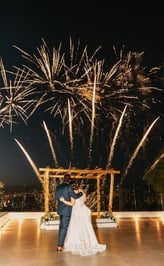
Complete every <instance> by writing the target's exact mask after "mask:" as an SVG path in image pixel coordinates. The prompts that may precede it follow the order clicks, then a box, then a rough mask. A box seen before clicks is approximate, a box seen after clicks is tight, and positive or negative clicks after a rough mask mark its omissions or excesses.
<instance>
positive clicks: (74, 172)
mask: <svg viewBox="0 0 164 266" xmlns="http://www.w3.org/2000/svg"><path fill="white" fill-rule="evenodd" d="M39 173H40V179H41V181H42V184H43V188H44V209H45V213H46V214H47V213H48V212H49V180H50V178H63V177H64V175H65V174H66V173H68V174H70V175H71V178H72V179H83V180H87V179H96V180H97V184H96V185H97V216H98V218H99V217H100V211H101V210H100V207H101V206H100V202H101V201H100V199H101V195H100V180H101V179H104V178H105V176H106V175H110V189H109V203H108V211H109V212H112V203H113V187H114V175H115V174H120V171H119V170H115V169H108V170H103V169H101V168H98V169H95V170H90V169H74V168H72V169H63V168H57V169H56V168H50V167H46V168H39Z"/></svg>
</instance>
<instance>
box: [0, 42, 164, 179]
mask: <svg viewBox="0 0 164 266" xmlns="http://www.w3.org/2000/svg"><path fill="white" fill-rule="evenodd" d="M13 47H14V48H15V49H17V51H18V53H19V55H20V56H21V58H22V60H23V63H22V65H21V66H14V69H13V70H6V69H5V65H4V62H3V60H2V59H1V85H0V127H1V128H3V127H4V126H9V128H10V131H12V128H13V126H16V125H15V124H16V123H18V122H19V119H22V120H23V121H24V123H25V125H28V123H30V118H31V117H32V116H33V115H35V116H37V113H38V112H40V113H41V114H42V115H43V117H44V118H43V119H42V123H43V129H44V130H45V132H46V136H47V139H48V143H49V146H50V150H51V152H52V157H53V161H54V167H60V166H61V167H65V168H69V167H70V166H71V167H77V168H87V167H89V168H91V169H94V168H96V167H98V168H103V169H109V168H117V169H119V170H120V171H121V175H120V180H119V182H120V183H123V182H124V181H126V178H127V177H128V176H129V177H130V178H133V177H131V175H132V173H134V172H131V173H130V170H131V169H133V167H134V169H135V167H137V164H136V161H137V159H138V158H139V157H140V156H141V153H142V156H143V157H142V161H144V169H142V171H138V175H139V176H140V175H142V176H143V175H144V174H145V171H147V170H148V168H150V167H151V165H152V164H153V161H154V160H155V157H156V155H157V154H158V152H159V150H158V148H157V149H156V150H155V151H154V155H153V156H150V157H151V158H150V159H149V158H146V156H147V154H148V152H149V146H150V145H152V143H149V136H151V141H152V142H153V145H154V147H156V145H157V146H158V147H159V146H160V145H161V139H162V135H161V134H162V133H161V129H162V111H161V110H162V108H161V106H162V94H163V91H162V85H161V83H160V74H161V66H158V67H156V66H155V67H150V68H149V67H148V66H144V64H143V63H144V52H143V51H141V52H133V51H125V47H123V48H122V49H121V51H119V52H117V51H116V48H115V47H114V49H113V51H114V55H115V62H114V63H109V62H107V59H106V58H101V56H100V54H99V53H100V51H101V50H102V47H98V48H97V49H96V50H95V51H93V52H90V51H91V49H89V48H88V47H87V46H85V47H83V48H82V47H81V43H80V41H79V42H77V44H75V43H73V41H72V39H71V38H70V39H69V48H68V49H66V48H65V49H64V48H63V44H62V43H60V44H59V45H58V46H57V48H56V47H52V49H50V48H49V47H48V45H47V44H46V42H45V41H44V40H42V43H41V45H40V47H36V51H35V53H34V54H29V53H28V52H26V51H24V50H23V49H21V48H19V47H16V46H13ZM108 61H109V59H108ZM45 117H47V118H48V119H47V120H48V121H50V120H51V121H53V122H55V123H50V122H49V124H48V125H47V121H46V122H45V121H44V120H45ZM154 128H156V129H157V130H156V131H154ZM157 131H158V134H157V133H155V132H157ZM52 135H53V136H55V139H56V141H58V143H59V145H60V147H61V149H64V150H66V151H67V152H66V154H67V159H68V160H67V162H68V164H67V165H63V162H62V160H61V158H58V154H57V153H56V149H55V144H54V143H53V140H52V138H51V136H52ZM59 140H60V141H59ZM62 140H64V141H62ZM16 141H17V143H18V144H19V146H20V145H21V144H20V142H19V141H18V140H16ZM63 143H64V144H63ZM64 145H65V146H64ZM147 147H148V150H147ZM22 150H24V148H22ZM24 153H26V157H27V158H28V160H29V158H30V157H29V155H28V153H27V152H26V151H25V150H24ZM59 157H60V156H59ZM148 157H149V156H148ZM30 161H31V165H32V167H33V169H34V171H35V172H36V173H37V167H36V166H35V164H34V163H33V162H32V159H30ZM45 164H46V162H45ZM134 171H135V170H134Z"/></svg>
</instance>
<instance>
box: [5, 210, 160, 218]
mask: <svg viewBox="0 0 164 266" xmlns="http://www.w3.org/2000/svg"><path fill="white" fill-rule="evenodd" d="M44 214H45V213H44V212H9V213H7V215H8V217H9V219H40V218H41V217H42V216H44ZM93 215H96V213H93ZM113 215H114V217H116V218H134V217H141V218H142V217H143V218H155V217H156V218H158V217H164V211H136V212H130V211H129V212H128V211H126V212H113ZM6 218H7V217H6Z"/></svg>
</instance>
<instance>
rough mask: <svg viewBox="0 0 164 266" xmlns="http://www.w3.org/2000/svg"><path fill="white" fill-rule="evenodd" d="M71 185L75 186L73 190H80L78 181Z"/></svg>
mask: <svg viewBox="0 0 164 266" xmlns="http://www.w3.org/2000/svg"><path fill="white" fill-rule="evenodd" d="M71 187H72V188H73V190H78V189H79V184H77V183H73V184H72V185H71Z"/></svg>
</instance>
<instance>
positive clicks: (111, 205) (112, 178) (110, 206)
mask: <svg viewBox="0 0 164 266" xmlns="http://www.w3.org/2000/svg"><path fill="white" fill-rule="evenodd" d="M113 187H114V174H113V173H111V174H110V189H109V206H108V211H109V212H112V207H113Z"/></svg>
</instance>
